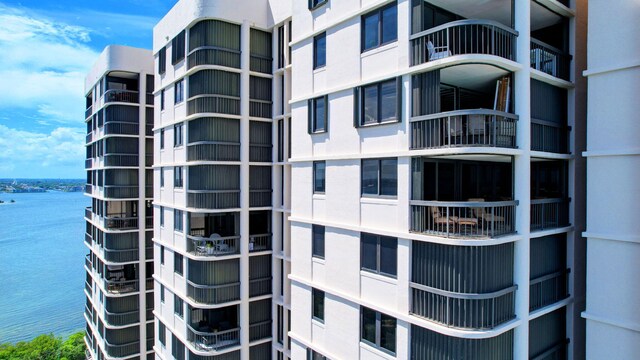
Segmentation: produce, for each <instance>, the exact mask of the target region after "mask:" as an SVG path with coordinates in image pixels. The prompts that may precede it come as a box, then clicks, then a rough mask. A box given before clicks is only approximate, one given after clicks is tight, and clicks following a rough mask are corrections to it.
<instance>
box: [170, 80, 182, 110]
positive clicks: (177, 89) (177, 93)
mask: <svg viewBox="0 0 640 360" xmlns="http://www.w3.org/2000/svg"><path fill="white" fill-rule="evenodd" d="M173 95H174V99H173V100H174V104H180V103H181V102H183V101H184V79H181V80H179V81H177V82H176V84H175V85H174V94H173Z"/></svg>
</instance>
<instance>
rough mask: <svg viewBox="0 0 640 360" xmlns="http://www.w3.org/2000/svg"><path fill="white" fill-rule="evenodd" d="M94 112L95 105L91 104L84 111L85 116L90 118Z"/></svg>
mask: <svg viewBox="0 0 640 360" xmlns="http://www.w3.org/2000/svg"><path fill="white" fill-rule="evenodd" d="M92 114H93V105H89V107H88V108H87V109H86V110H85V111H84V118H85V119H88V118H89V117H90V116H91V115H92Z"/></svg>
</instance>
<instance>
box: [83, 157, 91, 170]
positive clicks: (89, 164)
mask: <svg viewBox="0 0 640 360" xmlns="http://www.w3.org/2000/svg"><path fill="white" fill-rule="evenodd" d="M91 166H93V159H86V160H85V161H84V168H85V169H91Z"/></svg>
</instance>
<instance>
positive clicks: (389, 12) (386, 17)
mask: <svg viewBox="0 0 640 360" xmlns="http://www.w3.org/2000/svg"><path fill="white" fill-rule="evenodd" d="M397 38H398V8H397V7H396V6H392V7H389V8H386V9H384V10H383V11H382V43H383V44H386V43H388V42H392V41H395V40H396V39H397Z"/></svg>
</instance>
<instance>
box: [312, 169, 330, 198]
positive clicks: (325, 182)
mask: <svg viewBox="0 0 640 360" xmlns="http://www.w3.org/2000/svg"><path fill="white" fill-rule="evenodd" d="M319 165H322V167H323V172H324V176H323V177H322V188H321V189H318V188H317V187H316V185H317V184H316V183H317V181H318V180H317V178H316V176H317V174H318V167H319ZM326 188H327V162H326V161H314V162H313V193H314V194H324V193H325V191H326Z"/></svg>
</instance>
